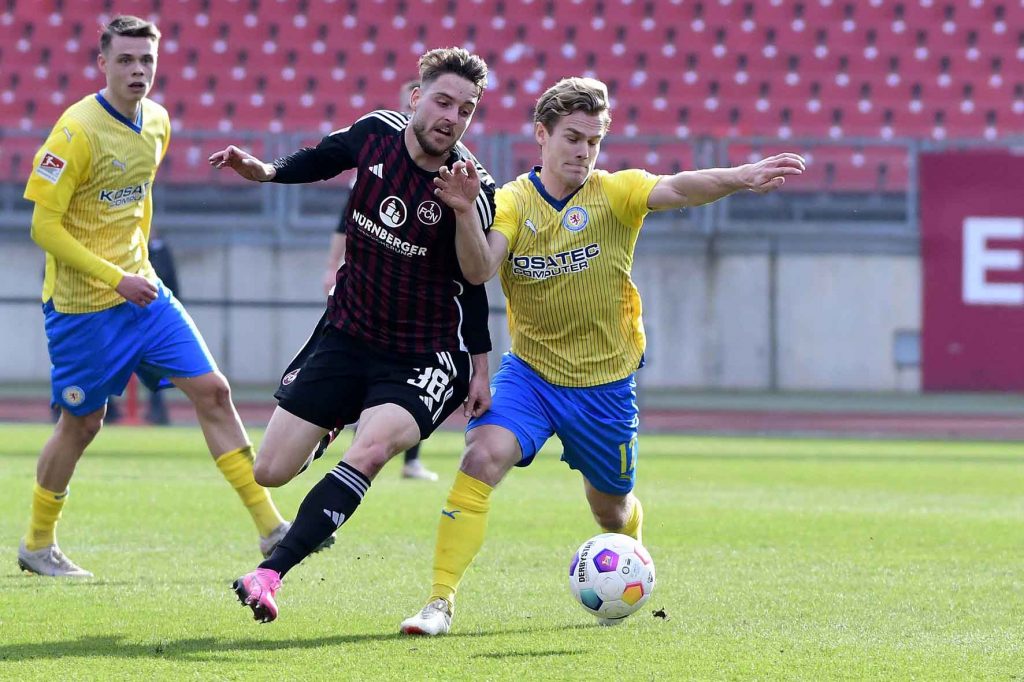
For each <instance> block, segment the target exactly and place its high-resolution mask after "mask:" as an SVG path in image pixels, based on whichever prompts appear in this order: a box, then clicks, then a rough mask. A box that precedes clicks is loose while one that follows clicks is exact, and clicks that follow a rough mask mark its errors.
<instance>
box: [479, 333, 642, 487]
mask: <svg viewBox="0 0 1024 682" xmlns="http://www.w3.org/2000/svg"><path fill="white" fill-rule="evenodd" d="M491 394H492V395H493V402H492V404H491V409H490V410H488V411H487V412H485V413H484V414H483V415H482V416H480V417H477V418H476V419H473V420H471V421H470V422H469V425H468V426H467V427H466V430H467V431H469V430H471V429H475V428H476V427H478V426H483V425H485V424H493V425H495V426H501V427H503V428H506V429H508V430H509V431H511V432H512V433H514V434H515V436H516V438H517V439H518V440H519V446H520V447H521V448H522V451H523V458H522V460H521V461H520V462H519V463H518V464H517V466H527V465H529V464H530V462H532V461H533V458H534V456H535V455H536V454H537V452H538V451H539V450H540V449H541V448H542V447H543V446H544V443H546V442H547V440H548V438H550V437H551V436H552V435H555V434H557V435H558V438H559V439H560V440H561V441H562V448H563V452H562V461H563V462H566V463H567V464H568V465H569V466H570V467H571V468H573V469H576V470H578V471H579V472H580V473H582V474H583V475H584V476H585V477H586V479H587V480H588V481H590V484H591V485H593V486H594V487H595V488H597V489H598V490H600V491H601V492H603V493H608V494H610V495H625V494H626V493H628V492H629V491H630V490H632V489H633V485H634V484H635V482H636V459H637V454H639V448H638V447H637V426H638V425H639V422H640V412H639V408H638V407H637V404H636V375H635V374H631V375H629V376H628V377H626V378H625V379H620V380H619V381H615V382H612V383H610V384H602V385H600V386H589V387H587V388H569V387H566V386H555V385H554V384H549V383H548V382H547V381H545V380H544V379H542V378H541V377H540V375H539V374H537V372H535V371H534V370H533V368H532V367H530V366H529V365H528V364H526V363H525V362H523V361H522V360H520V359H519V358H517V357H516V356H515V355H512V354H511V353H506V354H505V355H504V357H502V359H501V367H500V368H499V369H498V373H497V374H495V375H494V379H493V380H492V381H491Z"/></svg>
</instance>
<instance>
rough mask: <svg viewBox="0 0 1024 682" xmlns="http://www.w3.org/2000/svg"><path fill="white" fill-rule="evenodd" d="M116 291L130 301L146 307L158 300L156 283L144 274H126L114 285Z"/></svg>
mask: <svg viewBox="0 0 1024 682" xmlns="http://www.w3.org/2000/svg"><path fill="white" fill-rule="evenodd" d="M114 291H116V292H117V293H119V294H120V295H121V296H123V297H124V300H126V301H128V302H129V303H134V304H135V305H137V306H139V307H140V308H145V307H146V306H148V305H149V304H150V303H152V302H153V301H155V300H156V294H157V290H156V285H155V284H153V283H152V282H150V281H149V280H148V279H146V278H145V277H143V276H142V275H131V274H129V275H125V276H124V277H122V278H121V281H120V282H118V283H117V286H116V287H114Z"/></svg>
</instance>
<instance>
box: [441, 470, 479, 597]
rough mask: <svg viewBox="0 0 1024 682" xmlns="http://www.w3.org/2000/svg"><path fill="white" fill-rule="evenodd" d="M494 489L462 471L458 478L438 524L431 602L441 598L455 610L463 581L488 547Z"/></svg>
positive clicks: (449, 493) (456, 477) (456, 476)
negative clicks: (460, 584) (467, 570)
mask: <svg viewBox="0 0 1024 682" xmlns="http://www.w3.org/2000/svg"><path fill="white" fill-rule="evenodd" d="M493 490H494V488H492V487H491V486H489V485H487V484H486V483H484V482H483V481H478V480H477V479H475V478H473V477H472V476H467V475H466V474H464V473H463V472H461V471H460V472H459V473H457V474H456V475H455V483H453V484H452V489H451V490H450V491H448V501H447V503H446V504H445V506H444V508H443V509H442V510H441V520H440V521H439V522H438V524H437V546H436V547H435V548H434V584H433V586H432V587H431V593H430V600H431V601H433V600H434V599H437V598H438V597H440V598H442V599H446V600H447V601H448V603H449V604H451V605H452V606H453V608H454V605H455V590H456V589H458V587H459V581H461V580H462V576H463V574H464V573H465V572H466V569H467V568H469V565H470V564H471V563H473V559H475V558H476V555H477V553H478V552H479V551H480V547H481V546H483V544H484V534H485V533H486V531H487V512H488V511H490V509H491V499H490V498H491V492H492V491H493Z"/></svg>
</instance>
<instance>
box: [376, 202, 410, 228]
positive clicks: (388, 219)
mask: <svg viewBox="0 0 1024 682" xmlns="http://www.w3.org/2000/svg"><path fill="white" fill-rule="evenodd" d="M379 213H380V220H381V222H382V223H384V224H385V225H387V226H388V227H400V226H401V225H404V224H405V218H406V216H408V214H409V212H408V210H407V209H406V208H405V202H404V201H402V200H401V199H399V198H398V197H396V196H395V195H393V194H392V195H391V196H389V197H388V198H386V199H385V200H384V201H382V202H381V204H380V211H379Z"/></svg>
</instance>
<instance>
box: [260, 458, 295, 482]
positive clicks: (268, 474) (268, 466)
mask: <svg viewBox="0 0 1024 682" xmlns="http://www.w3.org/2000/svg"><path fill="white" fill-rule="evenodd" d="M252 475H253V478H255V479H256V482H257V483H259V484H260V485H261V486H263V487H264V488H277V487H280V486H282V485H284V484H285V483H287V482H288V481H290V480H291V479H292V476H291V474H289V473H287V472H285V471H284V470H283V468H282V467H280V466H279V465H277V463H276V462H274V461H273V460H272V459H270V458H269V457H266V456H264V457H256V461H254V462H253V464H252Z"/></svg>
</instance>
